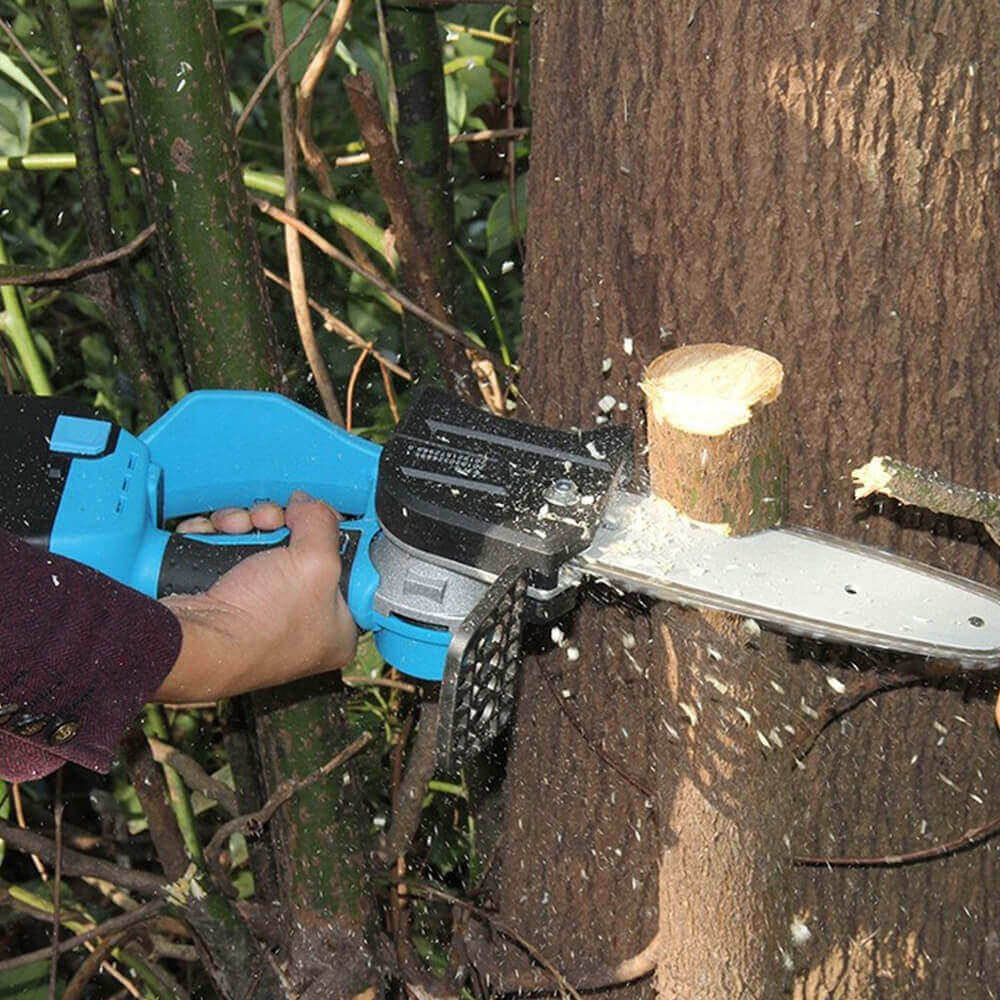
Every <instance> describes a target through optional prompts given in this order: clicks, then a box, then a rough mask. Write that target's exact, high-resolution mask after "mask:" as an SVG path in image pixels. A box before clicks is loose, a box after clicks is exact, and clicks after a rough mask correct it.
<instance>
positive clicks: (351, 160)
mask: <svg viewBox="0 0 1000 1000" xmlns="http://www.w3.org/2000/svg"><path fill="white" fill-rule="evenodd" d="M529 135H531V129H530V128H526V127H523V126H522V127H519V128H484V129H480V130H479V131H478V132H457V133H456V134H455V135H450V136H448V142H449V143H451V145H453V146H454V145H456V144H458V143H465V142H498V141H500V140H501V139H518V140H519V139H527V138H528V136H529ZM371 162H372V157H371V153H348V154H346V155H344V156H338V157H336V158H335V159H334V161H333V165H334V166H335V167H359V166H361V165H363V164H365V163H371Z"/></svg>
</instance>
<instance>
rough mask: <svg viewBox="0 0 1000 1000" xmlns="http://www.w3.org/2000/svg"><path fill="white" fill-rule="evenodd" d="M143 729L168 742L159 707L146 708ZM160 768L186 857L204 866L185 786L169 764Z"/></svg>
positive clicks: (164, 719)
mask: <svg viewBox="0 0 1000 1000" xmlns="http://www.w3.org/2000/svg"><path fill="white" fill-rule="evenodd" d="M143 729H144V730H145V732H146V735H147V736H155V737H156V738H157V739H158V740H163V741H164V742H167V743H169V742H170V731H169V729H168V727H167V719H166V716H165V715H164V714H163V709H162V707H161V706H159V705H147V706H146V712H145V716H144V719H143ZM162 767H163V776H164V778H165V779H166V782H167V791H168V792H169V794H170V807H171V810H172V811H173V814H174V817H175V818H176V820H177V828H178V829H179V830H180V832H181V836H182V837H183V838H184V847H185V848H186V849H187V853H188V857H189V858H191V860H192V861H194V862H195V863H196V864H197V865H199V866H204V864H205V856H204V853H203V852H202V849H201V841H200V840H199V839H198V831H197V829H196V825H195V815H194V807H193V806H192V805H191V796H190V795H189V794H188V790H187V786H186V785H185V784H184V781H183V779H182V778H181V776H180V775H179V774H178V773H177V771H175V770H174V768H172V767H171V766H170V765H169V764H163V765H162Z"/></svg>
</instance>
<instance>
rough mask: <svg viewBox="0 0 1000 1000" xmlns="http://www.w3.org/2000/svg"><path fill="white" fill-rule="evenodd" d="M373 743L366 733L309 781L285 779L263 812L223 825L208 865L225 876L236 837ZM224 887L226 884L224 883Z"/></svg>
mask: <svg viewBox="0 0 1000 1000" xmlns="http://www.w3.org/2000/svg"><path fill="white" fill-rule="evenodd" d="M371 741H372V734H371V733H362V734H361V735H360V736H359V737H358V738H357V739H356V740H354V742H353V743H351V744H349V745H348V746H346V747H344V749H343V750H341V751H340V752H339V753H337V754H335V755H334V756H333V757H331V758H330V759H329V760H328V761H327V762H326V763H325V764H324V765H323V766H322V767H320V768H317V769H316V770H315V771H313V772H312V774H310V775H308V776H307V777H305V778H285V780H284V781H282V782H281V783H280V784H279V785H278V787H277V788H276V789H275V790H274V792H273V793H272V794H271V796H270V798H268V800H267V801H266V802H265V803H264V805H262V806H261V807H260V809H257V810H255V811H254V812H249V813H245V814H244V815H242V816H237V817H236V819H231V820H230V821H229V822H228V823H223V824H222V826H220V827H219V828H218V830H216V831H215V834H214V835H213V836H212V839H211V841H210V842H209V845H208V847H207V848H206V849H205V861H206V863H207V864H208V866H209V868H210V869H211V870H212V872H213V873H214V874H215V875H216V876H222V875H223V872H222V866H221V865H220V863H219V855H220V854H221V853H222V849H223V847H224V846H225V845H226V843H227V842H228V840H229V838H230V837H231V836H232V835H233V834H234V833H246V832H247V831H250V830H253V829H260V828H261V827H263V826H264V824H265V823H267V821H268V820H269V819H270V818H271V817H272V816H273V815H274V814H275V813H276V812H277V811H278V809H279V808H281V806H283V805H284V804H285V803H286V802H287V801H288V800H289V799H290V798H291V797H292V796H293V795H296V794H297V793H298V792H301V791H302V789H304V788H308V787H309V786H310V785H313V784H315V783H316V782H317V781H320V780H321V779H322V778H325V777H326V776H327V775H328V774H330V772H331V771H335V770H336V769H337V768H338V767H340V766H341V764H343V763H345V762H346V761H348V760H350V759H351V758H352V757H353V756H354V755H355V754H357V753H359V752H360V751H361V750H362V749H363V748H364V747H366V746H367V745H368V744H369V743H371ZM223 884H225V883H224V881H223Z"/></svg>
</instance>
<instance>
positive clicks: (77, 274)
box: [0, 224, 156, 285]
mask: <svg viewBox="0 0 1000 1000" xmlns="http://www.w3.org/2000/svg"><path fill="white" fill-rule="evenodd" d="M155 232H156V225H155V224H152V225H149V226H146V228H145V229H143V230H142V231H141V232H140V233H139V234H138V235H137V236H135V237H133V238H132V239H130V240H129V241H128V243H126V244H124V245H123V246H120V247H118V249H117V250H109V251H108V252H107V253H99V254H97V255H96V256H94V257H88V258H87V259H86V260H81V261H77V263H75V264H67V265H66V267H54V268H51V269H49V270H47V271H29V272H27V273H25V274H7V275H0V285H51V284H55V283H58V282H63V281H73V280H74V279H76V278H82V277H83V276H84V275H86V274H91V273H93V272H94V271H99V270H101V269H102V268H105V267H108V266H109V265H111V264H115V263H117V262H118V261H120V260H122V259H124V258H125V257H130V256H131V255H132V254H134V253H135V252H136V250H138V249H139V248H140V247H141V246H142V245H143V244H144V243H145V242H146V241H147V240H148V239H149V238H150V236H152V235H153V233H155Z"/></svg>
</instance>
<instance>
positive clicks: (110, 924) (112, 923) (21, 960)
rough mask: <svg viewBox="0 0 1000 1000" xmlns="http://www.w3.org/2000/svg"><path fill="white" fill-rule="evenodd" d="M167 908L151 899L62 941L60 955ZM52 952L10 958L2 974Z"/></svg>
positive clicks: (161, 901) (47, 949) (0, 970)
mask: <svg viewBox="0 0 1000 1000" xmlns="http://www.w3.org/2000/svg"><path fill="white" fill-rule="evenodd" d="M166 906H167V901H166V900H165V899H151V900H150V901H149V902H148V903H143V904H142V906H140V907H138V909H135V910H131V911H129V912H128V913H122V914H120V915H119V916H117V917H111V918H110V919H109V920H105V921H104V922H103V923H100V924H95V925H94V926H93V927H91V928H89V929H88V930H85V931H81V932H80V933H79V934H76V935H74V936H73V937H71V938H66V939H65V940H63V941H60V942H59V949H58V951H59V954H60V955H65V954H66V952H68V951H73V950H74V949H75V948H79V947H80V946H81V945H83V944H86V943H87V942H88V941H93V940H94V938H99V937H107V936H108V935H110V934H116V933H117V932H119V931H122V930H125V928H127V927H133V926H134V925H135V924H141V923H144V922H145V921H147V920H152V919H153V918H154V917H155V916H156V915H157V914H158V913H159V912H160V911H161V910H163V909H164V908H165V907H166ZM52 952H53V949H52V948H51V947H50V946H48V945H47V946H46V947H44V948H39V949H38V950H37V951H30V952H26V953H25V954H23V955H18V956H17V957H16V958H8V959H5V960H4V961H0V974H2V973H4V972H11V971H13V970H14V969H19V968H21V967H23V966H25V965H31V964H32V963H33V962H40V961H44V960H47V959H50V958H52Z"/></svg>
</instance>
